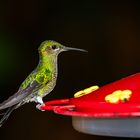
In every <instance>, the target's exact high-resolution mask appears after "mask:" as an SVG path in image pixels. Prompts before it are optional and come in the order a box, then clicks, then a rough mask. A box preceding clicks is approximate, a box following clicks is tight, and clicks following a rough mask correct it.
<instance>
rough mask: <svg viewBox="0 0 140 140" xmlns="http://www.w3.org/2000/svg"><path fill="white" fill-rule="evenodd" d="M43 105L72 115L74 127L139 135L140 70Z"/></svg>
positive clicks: (96, 133)
mask: <svg viewBox="0 0 140 140" xmlns="http://www.w3.org/2000/svg"><path fill="white" fill-rule="evenodd" d="M42 109H44V110H53V111H54V112H55V113H57V114H61V115H68V116H72V123H73V127H74V128H75V129H76V130H78V131H80V132H83V133H87V134H93V135H106V136H118V137H140V73H137V74H135V75H131V76H128V77H126V78H123V79H121V80H118V81H116V82H113V83H110V84H107V85H105V86H103V87H100V88H99V87H98V86H92V87H90V88H87V89H85V90H81V91H79V92H77V93H75V95H74V98H70V99H61V100H53V101H48V102H46V103H45V106H42Z"/></svg>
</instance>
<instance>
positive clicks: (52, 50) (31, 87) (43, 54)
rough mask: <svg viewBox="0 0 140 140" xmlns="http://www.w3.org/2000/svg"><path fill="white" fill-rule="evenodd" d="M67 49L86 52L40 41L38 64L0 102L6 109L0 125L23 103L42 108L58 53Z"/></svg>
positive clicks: (53, 81) (52, 84)
mask: <svg viewBox="0 0 140 140" xmlns="http://www.w3.org/2000/svg"><path fill="white" fill-rule="evenodd" d="M69 50H75V51H83V52H86V51H85V50H83V49H78V48H71V47H66V46H64V45H62V44H60V43H58V42H56V41H53V40H46V41H44V42H42V43H41V45H40V46H39V48H38V52H39V64H38V65H37V67H36V68H35V69H34V70H33V71H32V72H31V74H30V75H29V76H28V77H27V78H26V79H25V80H24V81H23V83H22V84H21V86H20V87H19V89H18V91H17V92H16V93H15V94H14V95H12V96H10V97H9V98H8V99H7V100H5V101H3V102H2V103H0V110H3V109H4V110H5V109H6V111H5V112H4V113H3V114H2V115H3V116H2V118H1V120H0V126H2V125H3V123H4V122H5V121H6V120H7V119H8V117H9V116H10V114H11V113H12V111H13V110H15V109H17V108H19V107H20V106H22V105H24V104H25V103H29V102H36V103H37V105H36V108H37V109H40V110H42V109H41V106H42V105H44V102H43V97H45V96H46V95H47V94H49V93H50V92H51V91H52V90H53V89H54V87H55V85H56V80H57V75H58V67H57V65H58V64H57V58H58V54H60V53H61V52H63V51H69ZM42 111H43V110H42Z"/></svg>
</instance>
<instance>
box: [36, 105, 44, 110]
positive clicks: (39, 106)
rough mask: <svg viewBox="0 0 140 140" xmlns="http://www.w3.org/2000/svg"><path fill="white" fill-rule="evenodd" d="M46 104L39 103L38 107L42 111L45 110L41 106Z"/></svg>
mask: <svg viewBox="0 0 140 140" xmlns="http://www.w3.org/2000/svg"><path fill="white" fill-rule="evenodd" d="M43 105H44V104H38V105H36V108H37V109H38V110H40V111H45V110H44V109H42V108H41V106H43Z"/></svg>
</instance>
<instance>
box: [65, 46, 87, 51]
mask: <svg viewBox="0 0 140 140" xmlns="http://www.w3.org/2000/svg"><path fill="white" fill-rule="evenodd" d="M71 50H72V51H81V52H88V51H86V50H84V49H79V48H71V47H64V51H71Z"/></svg>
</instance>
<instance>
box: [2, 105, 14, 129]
mask: <svg viewBox="0 0 140 140" xmlns="http://www.w3.org/2000/svg"><path fill="white" fill-rule="evenodd" d="M14 109H16V105H14V106H11V107H9V108H8V110H7V111H6V112H5V113H3V114H1V115H3V117H2V118H1V120H0V127H1V126H2V125H3V124H4V123H5V122H6V121H7V119H8V117H9V116H10V114H11V113H12V111H13V110H14Z"/></svg>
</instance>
